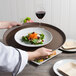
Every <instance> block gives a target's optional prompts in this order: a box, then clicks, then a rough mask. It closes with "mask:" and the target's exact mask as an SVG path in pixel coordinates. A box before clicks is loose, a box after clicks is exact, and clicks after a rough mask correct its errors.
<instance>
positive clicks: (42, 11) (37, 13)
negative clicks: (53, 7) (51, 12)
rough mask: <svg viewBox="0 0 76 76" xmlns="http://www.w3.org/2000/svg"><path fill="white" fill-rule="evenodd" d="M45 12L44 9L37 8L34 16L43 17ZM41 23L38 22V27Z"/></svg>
mask: <svg viewBox="0 0 76 76" xmlns="http://www.w3.org/2000/svg"><path fill="white" fill-rule="evenodd" d="M45 14H46V12H45V11H44V10H38V11H36V16H37V17H38V19H40V20H41V19H43V17H44V16H45ZM40 25H41V23H40V22H39V27H40Z"/></svg>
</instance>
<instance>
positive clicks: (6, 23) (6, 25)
mask: <svg viewBox="0 0 76 76" xmlns="http://www.w3.org/2000/svg"><path fill="white" fill-rule="evenodd" d="M17 25H21V24H20V23H17V22H9V21H2V22H0V28H1V29H9V28H12V27H13V26H17Z"/></svg>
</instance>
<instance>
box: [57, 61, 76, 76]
mask: <svg viewBox="0 0 76 76" xmlns="http://www.w3.org/2000/svg"><path fill="white" fill-rule="evenodd" d="M58 70H59V71H61V72H63V73H65V74H66V75H67V76H76V64H75V63H72V62H68V63H65V64H64V65H61V66H60V67H59V68H58Z"/></svg>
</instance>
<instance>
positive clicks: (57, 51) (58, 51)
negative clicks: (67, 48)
mask: <svg viewBox="0 0 76 76" xmlns="http://www.w3.org/2000/svg"><path fill="white" fill-rule="evenodd" d="M61 53H62V51H60V50H56V55H54V56H52V57H50V58H48V59H46V60H44V61H43V62H39V63H38V62H36V61H32V62H33V63H35V64H37V65H41V64H43V63H45V62H46V61H48V60H50V59H52V58H53V57H55V56H57V55H59V54H61Z"/></svg>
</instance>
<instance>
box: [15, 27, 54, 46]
mask: <svg viewBox="0 0 76 76" xmlns="http://www.w3.org/2000/svg"><path fill="white" fill-rule="evenodd" d="M29 28H40V29H44V30H45V31H47V32H48V33H49V34H50V36H51V39H50V41H48V43H46V44H42V45H23V44H20V43H19V42H18V41H16V34H17V33H18V32H19V31H22V30H24V29H29ZM19 31H17V32H16V33H15V35H14V39H15V41H16V42H17V43H18V44H20V45H22V46H26V47H41V46H45V45H47V44H49V43H50V42H51V41H52V40H53V35H52V33H51V32H49V31H48V30H46V29H45V28H41V27H27V28H23V29H21V30H19Z"/></svg>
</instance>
